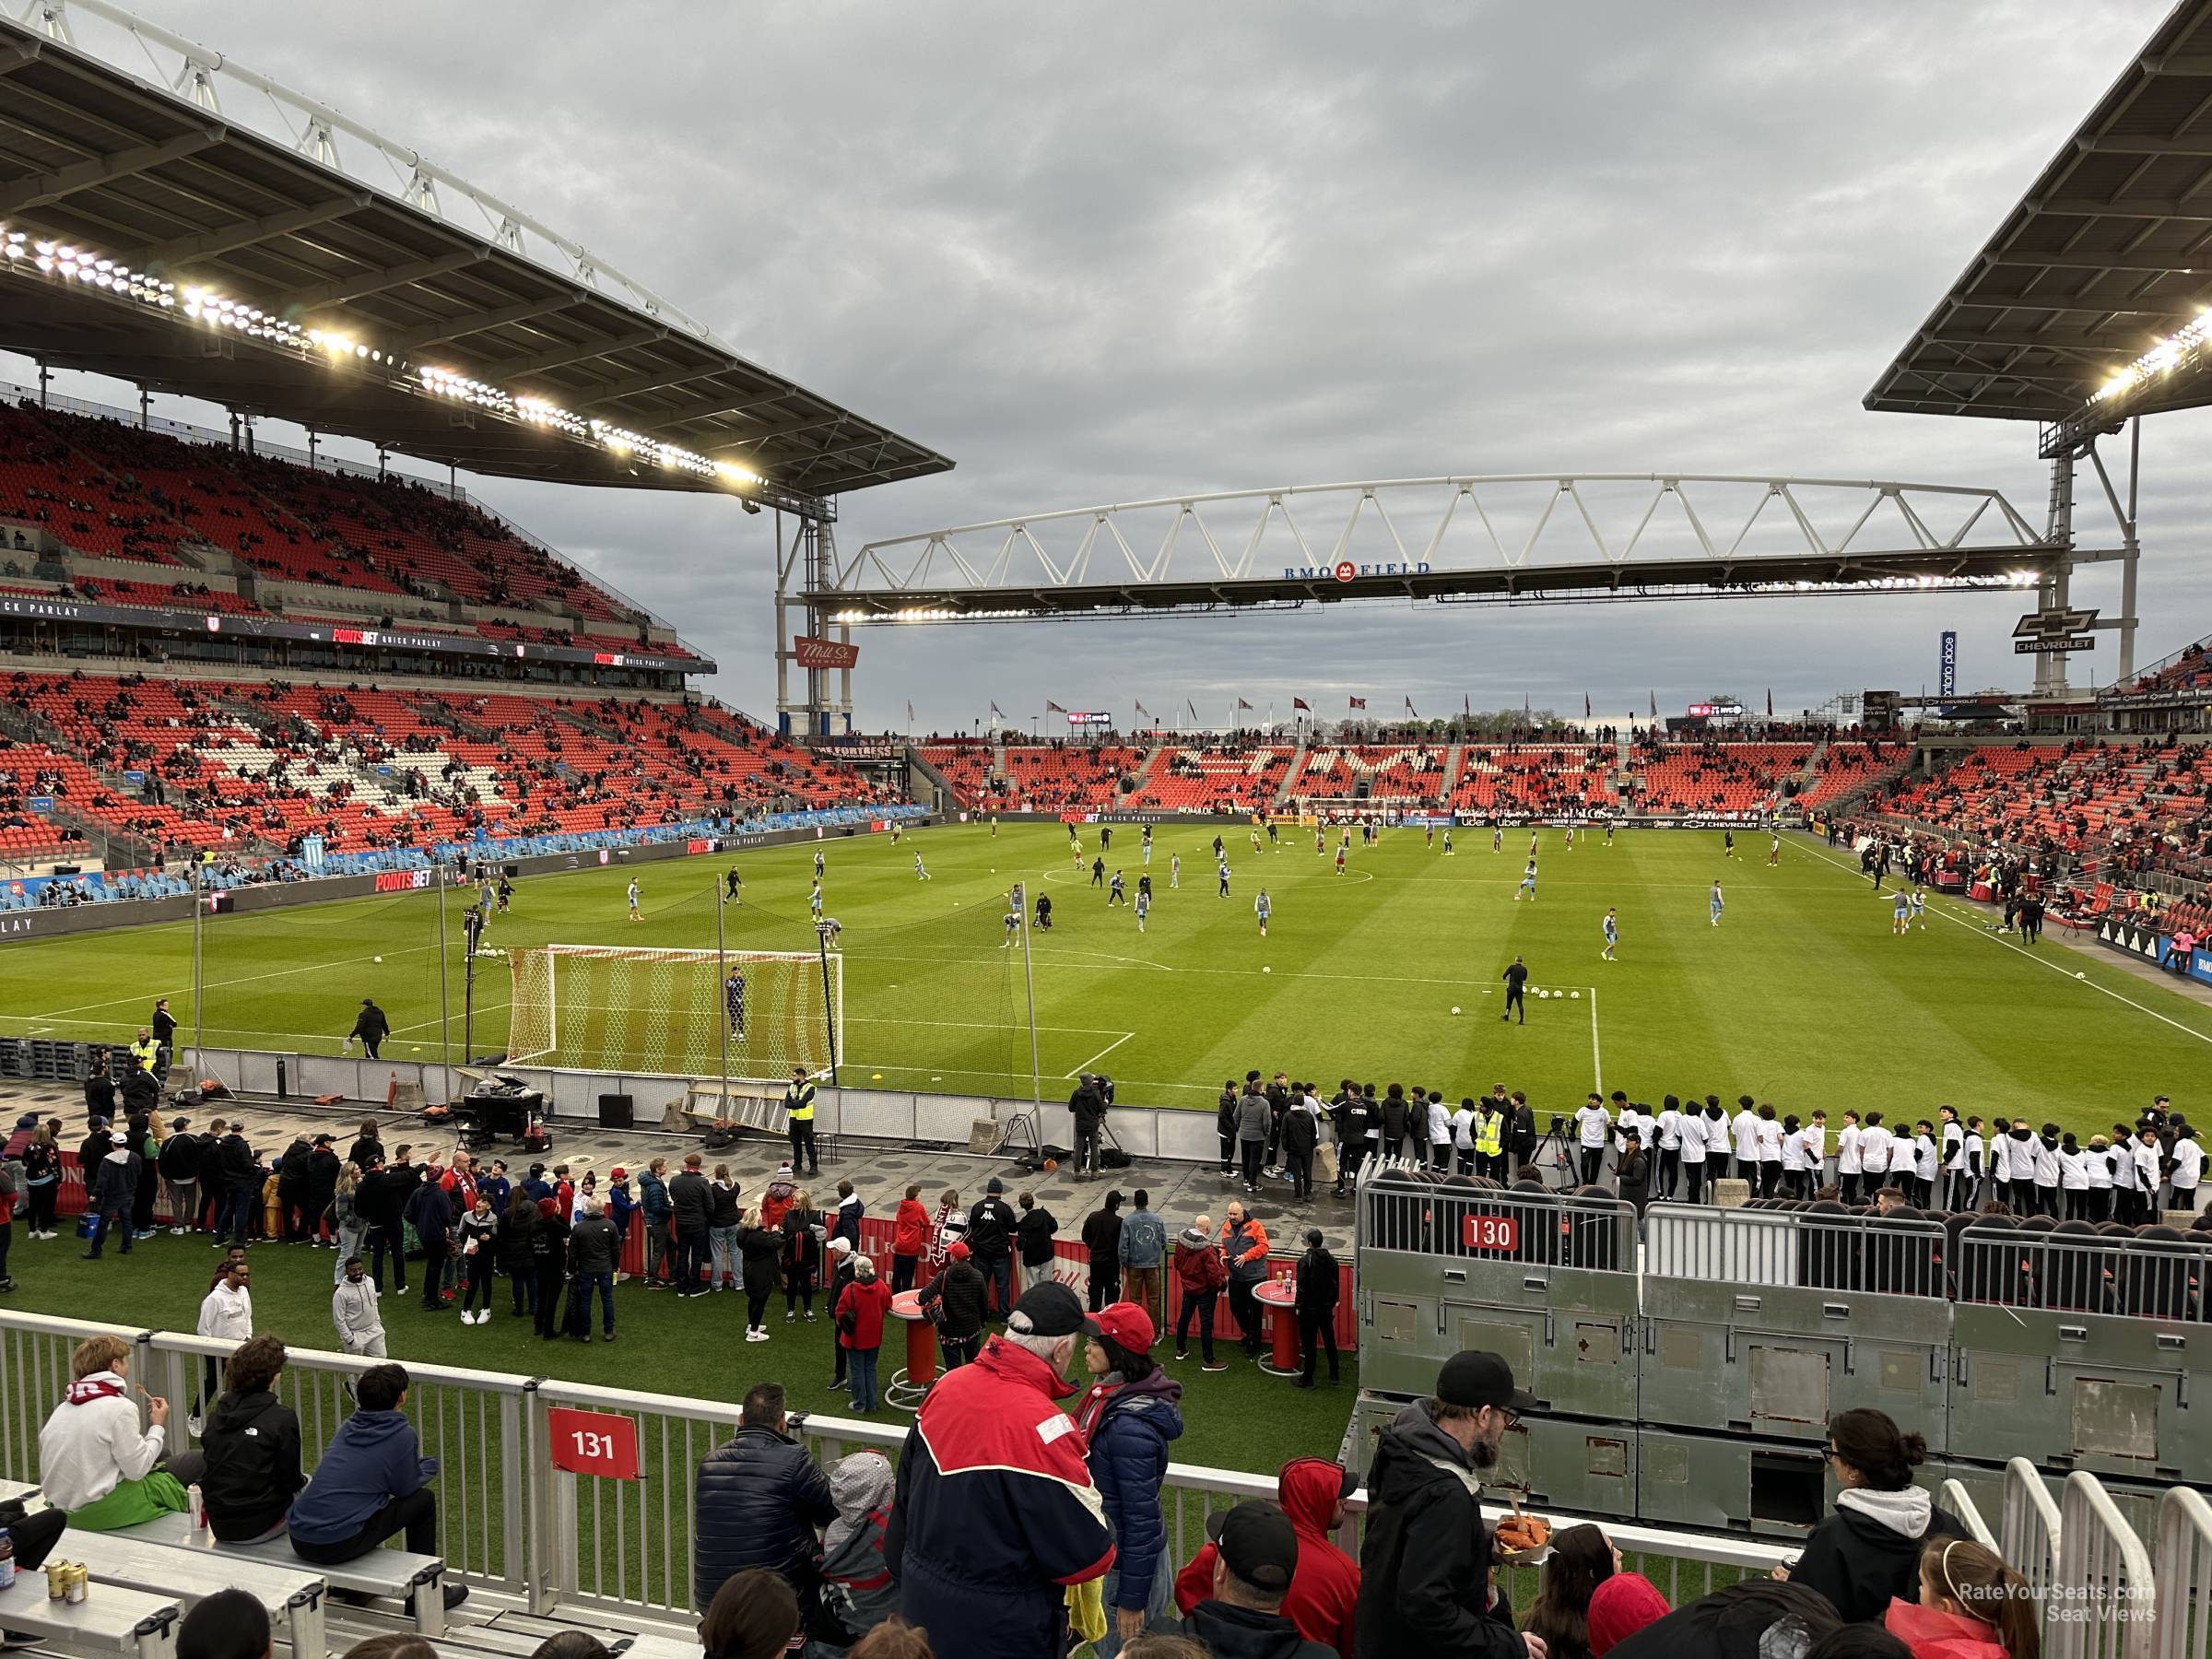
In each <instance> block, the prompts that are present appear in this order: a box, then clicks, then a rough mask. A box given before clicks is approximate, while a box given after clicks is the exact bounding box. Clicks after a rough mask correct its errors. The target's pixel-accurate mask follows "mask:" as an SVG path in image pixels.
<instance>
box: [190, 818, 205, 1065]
mask: <svg viewBox="0 0 2212 1659" xmlns="http://www.w3.org/2000/svg"><path fill="white" fill-rule="evenodd" d="M206 867H207V866H206V865H205V864H203V863H202V862H200V860H199V859H198V858H197V857H195V858H194V860H193V865H192V1069H193V1071H194V1074H195V1075H196V1076H198V1077H206V1075H207V1063H206V1061H205V1060H204V1059H202V1058H201V1057H200V1001H201V998H202V996H203V995H204V994H205V992H206V966H205V960H204V959H203V957H202V955H201V951H200V929H201V927H202V926H203V925H204V922H203V919H202V915H201V912H204V911H205V910H206V908H207V885H206V882H204V881H202V880H201V879H200V873H201V871H203V870H205V869H206Z"/></svg>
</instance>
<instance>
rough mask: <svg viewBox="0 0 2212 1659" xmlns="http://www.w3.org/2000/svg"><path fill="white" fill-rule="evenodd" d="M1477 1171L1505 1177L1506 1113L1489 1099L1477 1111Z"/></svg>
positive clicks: (1490, 1176)
mask: <svg viewBox="0 0 2212 1659" xmlns="http://www.w3.org/2000/svg"><path fill="white" fill-rule="evenodd" d="M1475 1172H1476V1173H1477V1175H1487V1176H1488V1177H1489V1178H1490V1179H1491V1180H1493V1181H1502V1180H1504V1179H1505V1114H1504V1113H1503V1112H1500V1111H1499V1110H1498V1109H1497V1108H1496V1107H1495V1106H1493V1105H1491V1104H1490V1103H1489V1102H1488V1101H1487V1100H1486V1101H1485V1102H1484V1103H1483V1105H1482V1107H1481V1109H1480V1110H1479V1111H1477V1112H1476V1113H1475Z"/></svg>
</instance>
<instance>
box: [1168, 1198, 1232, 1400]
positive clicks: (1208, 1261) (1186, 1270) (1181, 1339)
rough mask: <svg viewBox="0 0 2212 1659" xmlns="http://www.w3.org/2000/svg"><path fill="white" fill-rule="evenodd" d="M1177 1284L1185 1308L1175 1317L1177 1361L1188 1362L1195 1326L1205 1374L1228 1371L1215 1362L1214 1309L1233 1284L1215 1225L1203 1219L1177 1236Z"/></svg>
mask: <svg viewBox="0 0 2212 1659" xmlns="http://www.w3.org/2000/svg"><path fill="white" fill-rule="evenodd" d="M1175 1282H1176V1283H1177V1284H1179V1285H1181V1286H1182V1310H1181V1311H1180V1312H1178V1313H1177V1314H1176V1315H1175V1358H1176V1359H1189V1358H1190V1357H1191V1356H1190V1350H1189V1344H1190V1340H1191V1326H1192V1324H1196V1325H1197V1327H1198V1347H1199V1357H1200V1365H1199V1369H1200V1370H1201V1371H1227V1370H1228V1369H1229V1367H1228V1366H1227V1365H1226V1364H1224V1363H1223V1362H1222V1361H1220V1360H1218V1359H1215V1358H1214V1308H1215V1306H1216V1304H1217V1303H1218V1301H1219V1300H1220V1296H1221V1291H1222V1288H1223V1287H1224V1286H1226V1285H1227V1284H1228V1283H1229V1265H1228V1264H1227V1263H1226V1262H1224V1261H1223V1260H1222V1259H1221V1252H1220V1251H1219V1250H1218V1249H1217V1248H1216V1247H1215V1245H1214V1222H1213V1218H1212V1217H1210V1216H1201V1217H1199V1218H1197V1219H1196V1220H1195V1221H1194V1222H1192V1223H1191V1225H1190V1226H1188V1227H1186V1228H1184V1229H1183V1230H1182V1231H1181V1232H1179V1233H1177V1234H1176V1235H1175Z"/></svg>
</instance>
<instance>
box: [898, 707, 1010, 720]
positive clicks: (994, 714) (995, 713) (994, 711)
mask: <svg viewBox="0 0 2212 1659" xmlns="http://www.w3.org/2000/svg"><path fill="white" fill-rule="evenodd" d="M907 707H908V708H910V709H911V708H912V707H913V705H912V703H909V704H908V705H907ZM991 718H992V719H993V720H994V721H999V720H1004V719H1006V716H1005V715H1004V714H1002V713H1001V712H999V707H998V705H997V704H996V703H993V704H992V705H991Z"/></svg>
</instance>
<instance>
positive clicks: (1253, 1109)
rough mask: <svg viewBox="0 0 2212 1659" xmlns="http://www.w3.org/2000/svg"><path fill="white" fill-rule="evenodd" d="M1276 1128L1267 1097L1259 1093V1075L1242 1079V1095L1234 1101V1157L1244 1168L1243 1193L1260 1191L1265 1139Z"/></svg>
mask: <svg viewBox="0 0 2212 1659" xmlns="http://www.w3.org/2000/svg"><path fill="white" fill-rule="evenodd" d="M1274 1128H1275V1112H1274V1109H1273V1108H1272V1107H1270V1106H1269V1105H1268V1104H1267V1097H1266V1095H1265V1094H1264V1093H1263V1092H1261V1089H1260V1074H1259V1073H1258V1072H1256V1071H1255V1072H1253V1073H1251V1074H1249V1075H1248V1076H1247V1077H1245V1079H1244V1092H1243V1094H1242V1095H1241V1096H1240V1097H1239V1098H1238V1100H1237V1157H1238V1159H1240V1160H1241V1162H1242V1164H1243V1175H1244V1190H1245V1191H1246V1192H1248V1193H1256V1192H1258V1191H1259V1190H1260V1165H1261V1163H1262V1162H1263V1161H1264V1159H1265V1157H1266V1153H1267V1136H1268V1135H1269V1134H1270V1133H1272V1132H1273V1130H1274Z"/></svg>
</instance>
